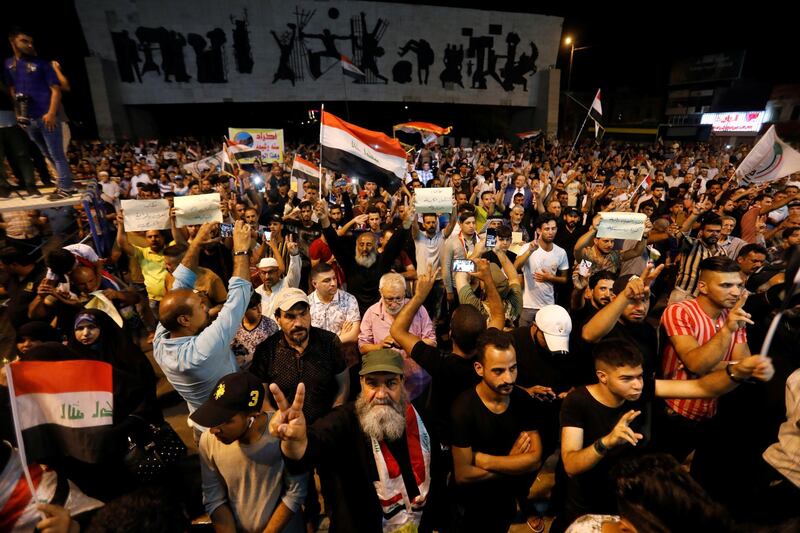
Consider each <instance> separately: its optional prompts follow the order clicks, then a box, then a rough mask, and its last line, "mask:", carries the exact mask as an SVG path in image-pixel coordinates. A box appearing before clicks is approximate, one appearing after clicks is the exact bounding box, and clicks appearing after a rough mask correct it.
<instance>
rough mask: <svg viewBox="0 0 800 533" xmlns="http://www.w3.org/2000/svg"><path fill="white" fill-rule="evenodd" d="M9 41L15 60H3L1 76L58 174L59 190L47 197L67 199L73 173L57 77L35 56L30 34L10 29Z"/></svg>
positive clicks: (31, 135) (23, 121)
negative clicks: (60, 118) (68, 159)
mask: <svg viewBox="0 0 800 533" xmlns="http://www.w3.org/2000/svg"><path fill="white" fill-rule="evenodd" d="M8 40H9V42H10V43H11V48H12V50H13V51H14V57H10V58H8V59H6V61H5V65H4V69H3V77H4V80H5V83H6V85H8V86H9V87H10V88H11V92H12V96H13V97H14V98H15V100H16V102H17V105H18V119H20V123H22V124H23V125H24V127H25V130H26V131H27V133H28V135H29V136H30V138H31V139H32V140H33V141H34V142H35V143H36V145H37V146H38V147H39V149H40V150H41V151H42V153H43V154H44V155H46V156H47V157H48V158H50V160H51V161H52V162H53V164H54V165H55V167H56V171H57V172H58V189H57V190H56V192H54V193H53V194H52V195H50V197H49V198H50V199H51V200H60V199H63V198H69V197H70V196H72V195H73V194H75V193H76V192H77V190H76V189H75V188H74V187H73V185H72V173H71V172H70V170H69V164H68V163H67V157H66V154H65V153H64V144H63V132H62V129H61V121H60V120H59V118H58V113H59V108H60V107H61V84H60V82H59V80H58V76H57V75H56V72H55V69H54V68H53V65H52V63H50V62H49V61H45V60H43V59H40V58H38V57H36V50H35V49H34V47H33V37H31V36H30V35H29V34H27V33H25V32H24V31H22V30H20V29H12V30H11V31H10V32H9V34H8ZM25 108H27V109H25ZM21 111H24V112H21Z"/></svg>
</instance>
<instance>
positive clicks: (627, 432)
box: [603, 410, 644, 448]
mask: <svg viewBox="0 0 800 533" xmlns="http://www.w3.org/2000/svg"><path fill="white" fill-rule="evenodd" d="M640 414H642V412H641V411H634V410H630V411H628V412H627V413H625V414H624V415H622V416H621V417H619V421H618V422H617V425H616V426H614V429H612V430H611V433H609V434H608V435H606V436H605V437H603V439H604V440H605V442H604V444H605V446H606V448H615V447H617V446H620V445H622V444H625V443H626V442H627V443H630V444H631V445H632V446H636V445H637V444H638V443H639V441H640V440H642V439H643V438H644V435H642V434H641V433H636V432H634V431H633V430H632V429H631V428H630V423H631V422H633V420H634V419H635V418H636V417H637V416H639V415H640Z"/></svg>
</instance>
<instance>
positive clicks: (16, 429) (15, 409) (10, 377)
mask: <svg viewBox="0 0 800 533" xmlns="http://www.w3.org/2000/svg"><path fill="white" fill-rule="evenodd" d="M5 371H6V377H7V379H8V395H9V398H10V399H11V416H12V418H13V419H14V433H15V434H16V436H17V449H18V450H19V461H20V463H21V465H22V471H23V472H24V473H25V481H26V482H27V483H28V489H30V491H31V499H33V500H34V501H38V500H36V487H34V486H33V478H31V472H30V470H29V469H28V457H27V456H26V455H25V441H23V440H22V430H21V429H20V423H19V410H18V407H17V396H16V394H15V392H14V376H13V374H12V372H11V363H9V364H7V365H6V366H5ZM39 503H44V502H39Z"/></svg>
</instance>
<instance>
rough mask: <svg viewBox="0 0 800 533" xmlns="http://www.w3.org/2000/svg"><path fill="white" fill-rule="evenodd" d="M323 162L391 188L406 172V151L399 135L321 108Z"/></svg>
mask: <svg viewBox="0 0 800 533" xmlns="http://www.w3.org/2000/svg"><path fill="white" fill-rule="evenodd" d="M320 145H321V146H322V150H321V161H320V166H322V167H324V168H325V169H327V170H334V171H336V172H341V173H343V174H347V175H348V176H350V177H352V178H359V179H365V180H369V181H374V182H376V183H378V184H379V185H381V186H383V187H384V188H385V189H387V190H388V191H390V192H394V191H395V190H397V189H398V188H399V187H400V182H401V181H402V179H403V178H404V177H405V174H406V152H405V150H403V147H402V146H400V142H399V141H398V140H397V139H392V138H391V137H389V136H388V135H386V134H384V133H381V132H379V131H371V130H368V129H365V128H362V127H360V126H356V125H355V124H350V123H349V122H345V121H344V120H342V119H340V118H339V117H337V116H335V115H332V114H331V113H328V112H327V111H324V110H323V111H322V121H321V123H320Z"/></svg>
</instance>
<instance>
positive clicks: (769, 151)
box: [736, 126, 800, 184]
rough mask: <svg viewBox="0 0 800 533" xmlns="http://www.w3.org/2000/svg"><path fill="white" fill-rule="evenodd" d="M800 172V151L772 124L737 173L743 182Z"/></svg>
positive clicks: (774, 178) (754, 181)
mask: <svg viewBox="0 0 800 533" xmlns="http://www.w3.org/2000/svg"><path fill="white" fill-rule="evenodd" d="M795 172H800V152H798V151H797V150H795V149H794V148H792V147H791V146H789V145H788V144H786V143H785V142H783V141H782V140H781V139H780V138H779V137H778V134H777V133H776V132H775V126H770V128H769V129H768V130H767V133H765V134H764V136H763V137H761V140H760V141H758V142H757V143H756V145H755V146H754V147H753V149H752V150H750V153H749V154H747V157H745V158H744V160H743V161H742V163H741V164H740V165H739V168H737V169H736V175H737V176H739V178H740V179H741V180H742V182H743V183H745V184H748V183H766V182H769V181H775V180H779V179H781V178H783V177H785V176H788V175H789V174H793V173H795Z"/></svg>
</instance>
